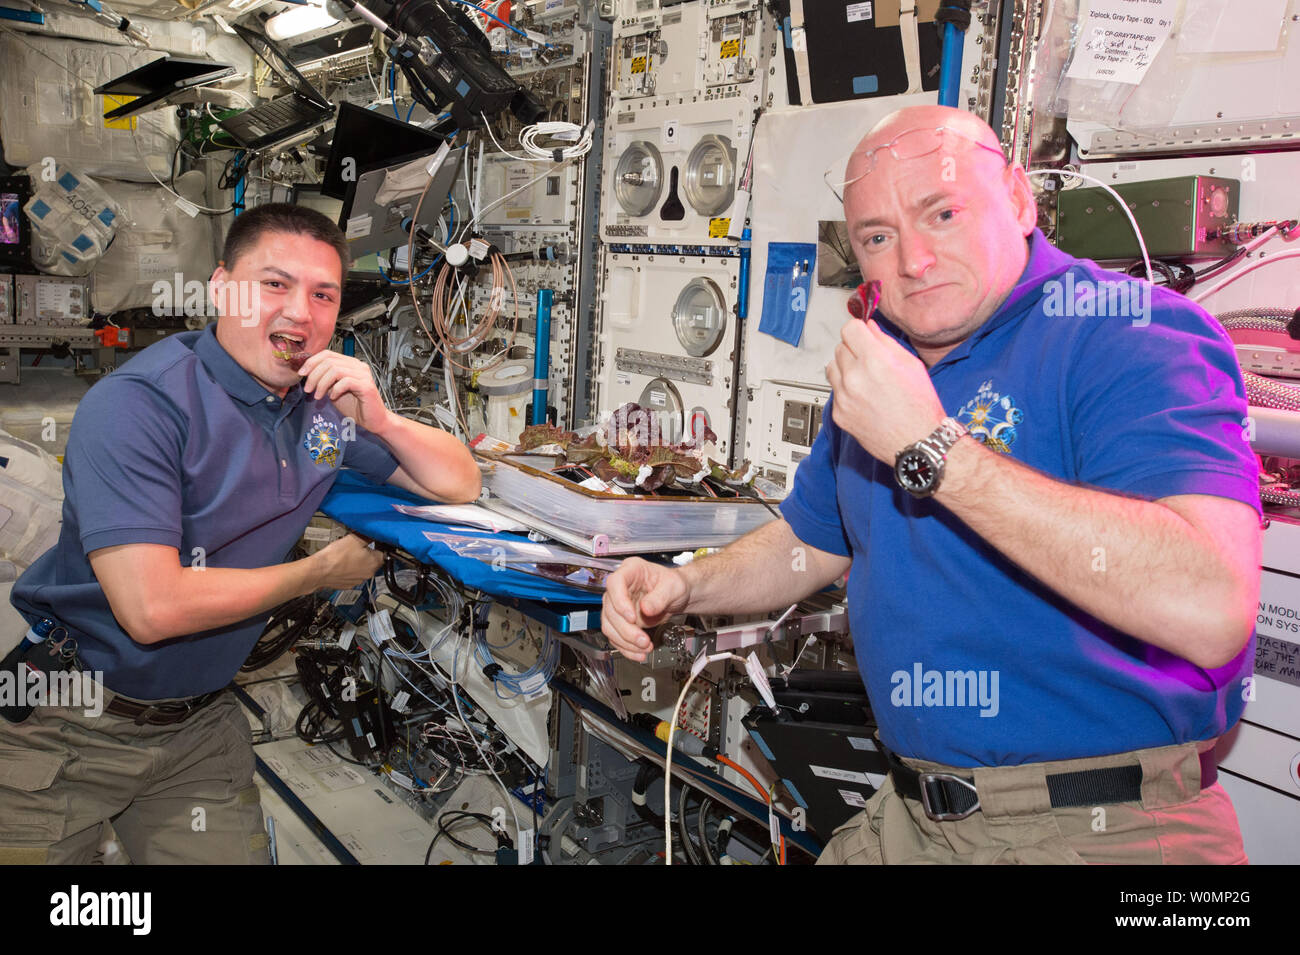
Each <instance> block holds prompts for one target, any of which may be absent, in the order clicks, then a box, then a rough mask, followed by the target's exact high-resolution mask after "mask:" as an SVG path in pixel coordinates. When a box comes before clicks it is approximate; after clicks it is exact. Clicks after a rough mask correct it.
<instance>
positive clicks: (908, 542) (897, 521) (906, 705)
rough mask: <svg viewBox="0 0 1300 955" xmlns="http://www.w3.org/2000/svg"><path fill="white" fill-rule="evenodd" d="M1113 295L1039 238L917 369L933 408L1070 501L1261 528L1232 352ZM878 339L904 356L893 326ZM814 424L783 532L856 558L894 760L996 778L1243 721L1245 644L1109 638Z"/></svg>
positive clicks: (1168, 297) (836, 433) (855, 582)
mask: <svg viewBox="0 0 1300 955" xmlns="http://www.w3.org/2000/svg"><path fill="white" fill-rule="evenodd" d="M1120 278H1121V277H1119V276H1117V275H1116V273H1114V272H1108V271H1105V270H1103V269H1101V268H1099V267H1098V266H1097V265H1096V264H1095V263H1093V262H1090V261H1084V260H1079V259H1074V258H1071V257H1070V256H1067V255H1065V254H1064V253H1062V252H1060V251H1058V250H1057V249H1055V248H1053V247H1052V246H1051V245H1050V244H1049V243H1048V242H1047V241H1046V240H1045V239H1044V238H1043V236H1042V234H1041V233H1040V232H1037V231H1035V232H1034V233H1033V235H1032V236H1031V238H1030V255H1029V260H1028V264H1027V265H1026V268H1025V272H1024V274H1023V275H1022V276H1021V278H1020V281H1019V282H1018V284H1017V285H1016V287H1015V289H1014V290H1013V291H1012V292H1011V294H1010V295H1009V296H1008V297H1007V300H1006V301H1005V302H1004V303H1003V304H1002V306H1001V308H999V309H998V310H997V312H995V313H994V314H993V315H992V316H991V317H990V318H989V320H988V321H987V322H985V323H984V325H982V326H981V327H980V328H979V329H978V330H977V331H976V332H975V333H974V334H973V335H971V337H970V338H969V339H967V340H966V341H965V342H963V343H962V344H961V345H959V346H958V347H957V348H955V349H954V350H953V351H952V352H950V353H949V354H948V355H947V356H946V357H944V359H943V360H942V361H940V362H938V363H936V364H935V365H934V367H932V368H931V369H930V379H931V381H932V382H933V383H934V387H935V390H936V392H937V393H938V395H939V398H940V400H941V401H942V402H943V406H944V408H945V409H946V410H947V412H948V413H949V414H950V415H952V416H953V417H955V418H957V419H958V420H959V421H961V422H962V423H963V424H964V425H966V427H967V428H968V429H970V431H971V433H972V434H973V435H974V436H975V438H976V439H977V440H979V441H981V442H982V443H984V444H985V446H986V447H988V448H990V449H992V450H993V451H995V452H997V453H1001V454H1008V455H1010V456H1011V457H1013V458H1015V459H1016V460H1018V461H1020V462H1022V463H1024V464H1027V465H1029V466H1031V467H1034V468H1037V469H1038V470H1039V471H1042V472H1044V473H1045V474H1047V475H1049V476H1051V477H1053V478H1056V479H1058V480H1060V481H1062V482H1065V483H1070V484H1083V485H1090V486H1094V487H1097V488H1100V489H1109V490H1113V491H1118V492H1123V493H1125V494H1129V495H1136V496H1140V497H1142V498H1146V499H1152V500H1154V499H1157V498H1162V497H1168V496H1172V495H1176V494H1210V495H1215V496H1218V497H1226V498H1231V499H1232V500H1236V501H1241V502H1243V503H1245V504H1248V505H1250V506H1251V507H1253V508H1255V509H1257V510H1258V508H1259V491H1258V479H1257V476H1256V475H1257V468H1256V463H1255V457H1254V455H1253V453H1252V452H1251V449H1250V446H1249V444H1248V443H1247V441H1246V440H1245V438H1244V436H1243V424H1244V419H1245V417H1246V414H1247V411H1246V397H1245V388H1244V386H1243V384H1242V379H1241V372H1240V370H1239V367H1238V364H1237V360H1236V356H1235V355H1234V353H1233V350H1232V346H1231V343H1230V342H1229V340H1228V338H1227V336H1226V335H1225V334H1224V332H1223V330H1222V329H1221V328H1219V327H1218V326H1217V324H1216V323H1215V322H1214V320H1213V319H1212V318H1210V317H1209V316H1208V315H1207V314H1206V313H1205V312H1204V311H1202V310H1201V309H1200V308H1199V307H1197V306H1196V305H1194V304H1192V303H1191V302H1189V301H1188V300H1187V299H1185V298H1184V297H1182V296H1181V295H1178V294H1176V293H1173V292H1169V291H1166V290H1164V289H1161V288H1152V287H1151V286H1149V285H1148V284H1147V283H1133V287H1132V288H1130V289H1123V288H1121V289H1118V290H1117V289H1115V287H1114V286H1113V285H1112V284H1110V283H1115V282H1116V281H1117V279H1120ZM1102 282H1105V283H1108V284H1107V285H1099V284H1095V283H1102ZM1143 290H1146V291H1143ZM1130 292H1133V293H1134V294H1135V295H1136V298H1130V297H1129V293H1130ZM1144 295H1146V296H1149V298H1148V299H1147V300H1146V301H1145V302H1143V300H1142V297H1143V296H1144ZM1099 312H1100V313H1102V314H1098V313H1099ZM881 327H882V328H883V329H884V330H885V331H886V332H888V333H889V334H891V335H892V336H893V337H894V338H895V339H896V340H898V341H899V342H900V343H901V344H902V345H903V346H904V347H905V348H907V349H908V351H910V352H912V354H916V352H915V349H913V348H912V347H911V346H910V345H909V344H908V343H907V341H906V339H905V338H904V337H903V336H902V334H901V333H900V332H899V330H898V329H897V328H895V327H894V326H892V325H890V324H889V322H888V321H887V320H885V321H882V322H881ZM822 422H823V424H822V429H821V432H820V434H819V435H818V437H817V440H816V441H815V443H814V446H813V448H812V450H811V453H810V454H809V456H808V458H807V459H805V460H804V461H803V462H801V463H800V465H799V469H798V471H797V473H796V477H795V484H794V488H793V490H792V492H791V494H790V496H789V497H788V498H787V499H786V501H785V502H784V503H783V505H782V512H783V514H784V516H785V518H786V520H787V521H788V522H789V523H790V525H791V527H792V528H793V530H794V532H795V534H796V535H797V536H798V537H799V538H800V539H801V540H803V541H805V542H806V543H808V544H811V545H812V546H814V547H817V548H819V549H821V550H824V551H828V552H830V553H834V554H840V555H844V556H850V555H851V556H852V558H853V565H852V569H851V571H850V574H849V582H848V596H849V611H850V620H851V625H852V631H853V641H854V646H855V649H856V653H857V658H858V662H859V665H860V667H861V668H862V675H863V679H864V681H865V683H866V687H867V692H868V694H869V695H870V697H871V701H872V705H873V710H874V711H875V715H876V718H877V721H878V724H879V728H880V735H881V739H883V740H884V742H885V744H886V745H887V746H889V747H890V748H892V749H894V750H896V751H897V752H899V753H901V754H903V755H904V756H911V757H915V758H920V759H928V760H933V761H935V762H940V763H945V764H948V765H953V766H981V765H982V766H1000V765H1011V764H1019V763H1025V762H1037V761H1043V760H1056V759H1070V758H1077V757H1085V756H1101V755H1108V754H1111V753H1119V752H1127V751H1130V750H1135V749H1142V748H1145V747H1153V746H1166V745H1171V744H1176V743H1184V742H1188V741H1192V740H1200V739H1208V738H1211V737H1214V736H1217V735H1219V734H1221V733H1223V732H1224V730H1226V729H1227V728H1228V727H1229V726H1231V725H1232V724H1233V723H1235V722H1236V720H1237V719H1238V717H1239V716H1240V715H1241V711H1242V709H1243V707H1244V705H1245V701H1244V700H1243V687H1242V680H1243V679H1244V678H1246V677H1248V676H1250V674H1251V668H1252V664H1253V661H1254V646H1253V644H1254V641H1253V639H1252V640H1251V641H1250V644H1249V645H1248V646H1246V647H1245V648H1244V649H1243V650H1242V651H1241V653H1240V654H1239V655H1238V656H1237V657H1236V658H1235V659H1234V660H1233V661H1232V662H1230V663H1229V664H1227V665H1226V666H1222V667H1219V668H1217V669H1213V670H1207V669H1204V668H1201V667H1198V666H1195V665H1193V664H1191V663H1189V662H1188V661H1186V660H1183V659H1182V658H1180V657H1176V656H1174V655H1173V654H1171V653H1168V652H1166V651H1164V650H1161V649H1159V648H1157V647H1154V646H1151V645H1150V644H1147V643H1144V642H1142V641H1140V640H1137V639H1136V638H1134V637H1131V636H1128V635H1126V634H1123V633H1120V632H1119V631H1117V630H1115V629H1114V628H1112V627H1110V626H1108V625H1106V624H1104V623H1102V622H1100V621H1099V620H1096V619H1095V618H1093V617H1091V616H1089V615H1088V614H1086V613H1084V612H1083V611H1081V610H1079V609H1078V608H1076V607H1074V606H1073V605H1071V604H1070V603H1068V602H1067V601H1065V600H1064V599H1062V598H1060V597H1058V596H1057V595H1056V594H1055V593H1053V592H1052V591H1051V590H1050V589H1048V588H1047V587H1045V586H1043V585H1042V584H1040V583H1039V582H1038V581H1036V580H1035V579H1033V578H1032V577H1030V576H1029V575H1027V574H1025V573H1024V572H1022V571H1021V570H1019V569H1018V568H1017V567H1016V566H1015V565H1014V564H1012V563H1011V562H1010V561H1009V560H1007V559H1006V558H1004V557H1003V556H1002V555H1001V554H999V553H998V552H997V551H996V550H995V549H994V548H993V547H991V546H990V545H988V544H986V543H985V542H984V541H983V540H982V539H981V538H980V537H978V536H977V535H976V534H975V533H973V532H972V531H971V530H970V529H969V528H967V527H966V526H965V525H964V524H963V523H962V522H961V521H959V520H958V519H957V518H956V517H954V516H953V515H952V513H951V512H949V511H947V510H946V509H945V508H944V507H943V506H942V505H940V504H938V503H937V502H935V501H934V500H933V499H926V500H916V499H914V498H912V497H911V496H910V495H908V494H907V493H906V492H905V491H903V490H902V489H901V488H900V487H899V486H898V485H897V483H896V481H895V479H894V474H893V467H892V464H893V462H892V461H891V462H890V463H889V464H885V463H882V462H878V461H876V460H875V459H873V458H872V457H871V456H870V455H869V454H867V453H866V451H864V450H863V449H862V446H861V445H860V444H858V442H857V441H856V440H854V439H853V438H852V437H851V436H849V435H848V434H846V433H844V432H843V431H842V430H841V429H840V428H838V427H836V425H835V422H834V420H833V419H832V416H831V413H830V405H829V403H828V405H827V408H826V411H825V412H824V414H823V416H822ZM1094 548H1095V544H1094V542H1092V541H1087V540H1080V541H1078V543H1077V547H1076V548H1075V550H1074V551H1072V552H1071V553H1070V554H1068V555H1064V556H1065V558H1066V559H1069V560H1075V561H1079V562H1082V563H1083V565H1084V566H1085V567H1091V568H1092V569H1093V570H1094V571H1095V572H1097V573H1106V572H1108V571H1107V570H1106V569H1105V566H1106V565H1105V560H1106V556H1107V555H1105V554H1104V553H1103V552H1101V551H1099V550H1096V549H1094ZM1109 572H1110V573H1116V572H1120V573H1131V572H1132V569H1131V568H1130V569H1124V570H1119V569H1117V568H1115V567H1113V566H1112V567H1111V568H1110V569H1109Z"/></svg>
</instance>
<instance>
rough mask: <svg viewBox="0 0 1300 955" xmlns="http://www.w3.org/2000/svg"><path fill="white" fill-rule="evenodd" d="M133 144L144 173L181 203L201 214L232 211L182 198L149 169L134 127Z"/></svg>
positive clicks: (132, 130)
mask: <svg viewBox="0 0 1300 955" xmlns="http://www.w3.org/2000/svg"><path fill="white" fill-rule="evenodd" d="M131 142H133V143H135V151H136V152H137V153H139V154H140V163H141V165H143V166H144V171H145V172H147V173H148V174H149V175H150V176H153V181H154V182H156V183H158V185H160V186H162V187H163V188H164V189H165V190H167V191H168V192H170V193H171V194H172V195H173V196H175V197H176V198H177V199H179V200H180V201H181V202H183V203H185V204H186V205H187V206H193V207H194V208H195V209H198V210H199V211H200V212H218V213H222V212H229V211H230V209H228V208H227V209H212V208H209V207H208V206H201V205H199V204H198V203H197V202H191V201H190V200H189V199H186V198H185V197H184V196H182V195H181V194H180V193H179V192H177V191H176V190H175V189H173V188H171V187H170V186H168V185H167V183H165V182H163V181H162V180H161V179H159V178H158V177H157V176H154V172H153V170H152V169H150V168H149V160H148V159H146V158H145V155H144V150H143V149H141V148H140V137H139V135H138V134H137V132H136V129H135V126H132V127H131Z"/></svg>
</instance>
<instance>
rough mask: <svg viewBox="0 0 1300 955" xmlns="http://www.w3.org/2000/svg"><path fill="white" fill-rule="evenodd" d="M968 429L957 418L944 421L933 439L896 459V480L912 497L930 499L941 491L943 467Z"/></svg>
mask: <svg viewBox="0 0 1300 955" xmlns="http://www.w3.org/2000/svg"><path fill="white" fill-rule="evenodd" d="M968 433H969V432H967V430H966V428H965V427H964V426H963V425H962V424H961V422H959V421H957V420H956V419H955V418H944V419H943V421H941V422H940V423H939V427H937V428H935V429H934V431H932V432H931V433H930V436H929V437H928V438H926V439H925V440H923V441H918V442H916V444H910V445H908V446H907V447H905V448H904V449H903V450H902V451H899V452H898V455H897V456H896V457H895V458H894V478H895V479H896V480H897V481H898V486H899V487H901V488H902V489H903V490H904V491H906V492H907V493H908V494H910V495H912V497H918V498H920V497H929V496H930V495H932V494H933V493H934V492H935V491H937V490H939V482H940V481H942V480H943V465H944V462H945V461H946V460H947V459H948V452H949V451H950V450H951V449H952V446H953V445H954V444H956V443H957V441H958V440H959V439H960V438H961V436H962V435H964V434H968Z"/></svg>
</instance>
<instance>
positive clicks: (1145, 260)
mask: <svg viewBox="0 0 1300 955" xmlns="http://www.w3.org/2000/svg"><path fill="white" fill-rule="evenodd" d="M1027 175H1030V176H1073V177H1074V178H1075V179H1083V180H1085V181H1087V182H1091V183H1093V184H1094V185H1097V186H1101V188H1103V189H1105V190H1106V191H1107V192H1109V193H1110V194H1111V195H1112V196H1114V197H1115V201H1116V202H1117V203H1119V207H1120V209H1122V210H1123V212H1124V215H1126V216H1128V222H1129V225H1131V226H1132V227H1133V234H1134V235H1136V236H1137V240H1138V248H1139V249H1141V250H1142V264H1143V265H1144V266H1146V270H1147V281H1148V282H1150V283H1151V284H1153V285H1154V284H1155V276H1154V275H1152V274H1151V256H1149V255H1147V244H1146V240H1145V239H1143V238H1142V230H1141V229H1139V228H1138V224H1137V219H1135V218H1133V213H1132V212H1131V211H1130V210H1129V207H1128V203H1127V202H1125V201H1124V200H1123V198H1121V196H1120V194H1119V193H1118V192H1116V191H1115V190H1114V189H1112V188H1111V187H1110V186H1108V185H1106V184H1105V183H1104V182H1102V181H1101V180H1100V179H1095V178H1093V177H1092V176H1089V175H1088V174H1087V173H1083V172H1075V171H1074V170H1072V169H1031V170H1029V172H1028V173H1027Z"/></svg>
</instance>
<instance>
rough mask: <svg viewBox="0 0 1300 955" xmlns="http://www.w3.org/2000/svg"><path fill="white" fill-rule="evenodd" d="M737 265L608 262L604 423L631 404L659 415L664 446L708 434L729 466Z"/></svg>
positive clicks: (625, 258) (675, 260) (680, 259)
mask: <svg viewBox="0 0 1300 955" xmlns="http://www.w3.org/2000/svg"><path fill="white" fill-rule="evenodd" d="M739 269H740V263H739V260H738V259H736V258H733V257H718V256H692V257H687V256H663V255H636V254H629V253H618V252H608V251H607V252H606V253H605V256H604V265H603V271H604V283H603V293H602V301H601V305H602V310H603V313H604V323H603V328H602V332H601V336H600V355H601V357H600V365H599V367H600V371H599V381H600V394H599V411H600V413H601V415H602V416H603V415H604V414H607V413H608V412H611V411H614V410H615V409H617V408H618V407H619V406H620V405H623V404H624V403H626V402H629V401H634V402H636V403H638V404H640V405H642V406H644V407H647V408H651V409H653V410H655V411H658V412H660V413H661V420H662V421H663V424H664V426H665V431H664V436H665V438H666V439H667V440H669V441H671V442H677V441H681V440H685V439H687V438H689V437H691V436H694V435H696V434H698V433H700V430H701V428H703V427H704V426H708V427H709V428H710V429H712V431H713V432H714V433H715V434H716V435H717V442H716V443H717V447H718V451H719V453H720V454H721V455H723V457H724V458H729V457H730V456H731V425H732V413H733V407H734V402H733V394H734V388H735V361H736V351H737V341H738V339H737V333H736V332H737V328H736V324H737V323H736V315H735V304H736V288H737V275H738V273H739Z"/></svg>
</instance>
